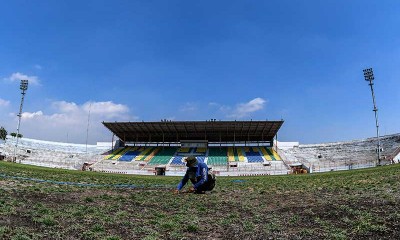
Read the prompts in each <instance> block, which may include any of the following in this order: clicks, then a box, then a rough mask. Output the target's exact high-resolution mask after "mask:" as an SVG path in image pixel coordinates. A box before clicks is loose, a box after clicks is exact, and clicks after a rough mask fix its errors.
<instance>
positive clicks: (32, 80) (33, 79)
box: [4, 72, 39, 85]
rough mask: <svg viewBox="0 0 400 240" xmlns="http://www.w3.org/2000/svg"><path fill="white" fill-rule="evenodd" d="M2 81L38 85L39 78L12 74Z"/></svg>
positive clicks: (17, 73) (18, 73)
mask: <svg viewBox="0 0 400 240" xmlns="http://www.w3.org/2000/svg"><path fill="white" fill-rule="evenodd" d="M4 80H8V81H11V82H15V81H18V82H19V81H20V80H28V81H29V84H33V85H39V78H38V77H37V76H28V75H26V74H23V73H20V72H16V73H13V74H11V75H10V76H9V77H8V78H5V79H4Z"/></svg>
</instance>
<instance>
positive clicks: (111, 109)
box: [14, 101, 137, 143]
mask: <svg viewBox="0 0 400 240" xmlns="http://www.w3.org/2000/svg"><path fill="white" fill-rule="evenodd" d="M51 106H52V107H53V109H54V111H55V112H54V113H51V114H46V113H44V112H43V111H36V112H24V113H23V114H22V123H21V125H22V126H21V131H22V133H23V134H24V136H26V137H30V138H36V139H43V140H52V141H64V142H65V141H67V138H66V136H68V141H70V142H75V143H84V142H85V141H86V130H89V142H91V143H95V142H96V141H109V140H110V139H111V137H110V139H108V136H111V132H110V131H109V130H108V129H107V128H105V127H104V126H103V124H102V123H101V122H103V121H131V120H137V117H135V116H130V115H129V108H128V107H127V106H126V105H123V104H116V103H113V102H111V101H106V102H86V103H84V104H82V105H78V104H76V103H74V102H66V101H57V102H53V103H52V104H51ZM89 108H90V119H89V120H90V122H89V128H87V126H88V118H89V114H88V113H89ZM15 117H16V116H15V114H14V119H15Z"/></svg>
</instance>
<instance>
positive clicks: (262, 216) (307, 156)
mask: <svg viewBox="0 0 400 240" xmlns="http://www.w3.org/2000/svg"><path fill="white" fill-rule="evenodd" d="M103 125H104V126H105V127H107V128H108V129H109V130H110V131H111V132H112V133H113V134H115V136H116V137H117V138H118V139H117V140H115V141H112V142H109V143H98V144H97V145H84V144H71V143H59V142H49V141H41V140H34V139H25V138H21V139H20V142H19V147H18V150H17V151H16V156H17V158H16V161H17V163H12V161H13V159H14V158H13V151H14V149H15V139H13V138H12V137H8V139H7V140H6V142H5V143H3V144H1V145H0V146H1V148H0V151H1V155H2V156H3V158H4V160H6V161H2V162H0V166H1V170H0V177H1V180H0V183H1V185H2V190H1V192H2V194H1V195H2V197H0V198H1V200H0V203H1V205H0V210H1V215H0V222H2V223H3V224H2V226H1V227H0V235H1V236H2V238H3V239H16V238H18V239H59V238H65V236H68V237H69V238H70V239H178V238H179V239H188V238H191V239H242V238H245V239H266V238H283V239H302V238H306V239H321V238H329V239H335V238H339V239H342V238H343V239H346V238H360V239H364V238H379V239H395V238H397V237H398V236H399V234H400V231H398V228H397V226H398V224H397V223H398V221H400V218H399V215H398V213H397V212H398V210H399V209H398V206H399V204H398V201H399V195H398V188H399V187H400V186H399V182H400V181H399V174H398V173H399V171H400V167H399V166H400V165H399V164H393V163H398V162H399V151H400V150H399V149H400V147H399V146H400V134H394V135H387V136H382V137H381V143H382V147H383V149H384V151H383V152H382V153H383V155H382V161H381V165H387V166H378V167H377V160H376V151H375V149H376V138H369V139H364V140H354V141H348V142H334V143H323V144H308V145H303V144H299V143H298V142H290V143H289V142H279V141H277V139H276V135H277V133H278V130H279V129H280V128H281V127H282V126H283V121H214V120H210V121H182V122H179V121H176V122H174V121H161V122H103ZM188 155H191V156H196V158H197V159H198V160H199V161H203V162H205V163H207V164H208V165H209V166H210V168H212V169H213V170H214V171H215V172H216V174H217V175H218V178H217V186H216V188H215V189H214V190H213V191H211V193H210V194H205V195H196V194H185V193H181V194H180V195H174V194H173V193H172V190H173V189H175V188H176V184H177V182H178V181H179V179H180V178H181V177H180V176H182V175H183V174H184V172H185V169H186V167H185V166H184V163H183V162H182V159H184V158H185V157H186V156H188ZM7 161H11V163H9V162H7ZM18 162H20V163H22V164H18ZM32 165H36V166H32ZM356 169H358V170H356ZM322 172H328V173H322ZM288 174H289V175H288ZM144 175H155V176H144ZM157 175H158V176H157ZM159 175H163V176H159ZM164 175H165V176H164ZM267 175H268V176H267ZM272 175H285V176H272ZM333 196H335V197H333ZM193 202H196V204H195V207H193ZM187 214H190V215H192V217H190V218H188V215H187ZM199 233H202V234H206V235H203V236H198V234H199ZM68 237H67V238H68Z"/></svg>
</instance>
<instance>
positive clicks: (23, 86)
mask: <svg viewBox="0 0 400 240" xmlns="http://www.w3.org/2000/svg"><path fill="white" fill-rule="evenodd" d="M19 89H21V95H22V96H21V105H20V106H19V113H18V127H17V136H16V137H17V140H16V142H15V148H14V162H15V161H16V160H17V155H16V154H17V147H18V138H19V128H20V126H21V117H22V106H23V105H24V97H25V94H26V90H28V80H21V84H20V86H19ZM18 162H19V163H21V159H19V161H18Z"/></svg>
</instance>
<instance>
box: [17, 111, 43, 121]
mask: <svg viewBox="0 0 400 240" xmlns="http://www.w3.org/2000/svg"><path fill="white" fill-rule="evenodd" d="M40 116H43V112H42V111H37V112H33V113H30V112H24V113H22V115H21V118H22V119H24V120H26V119H33V118H36V117H40Z"/></svg>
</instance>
